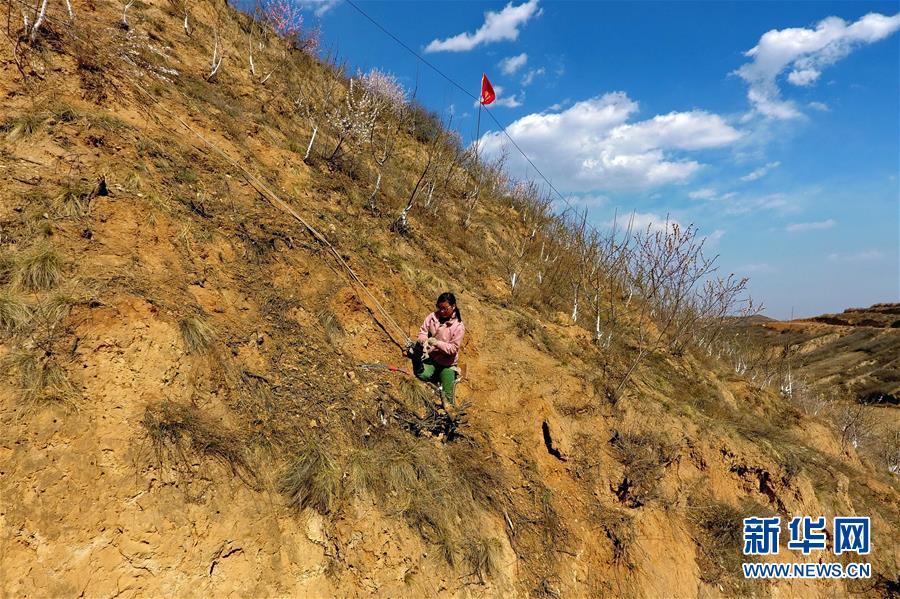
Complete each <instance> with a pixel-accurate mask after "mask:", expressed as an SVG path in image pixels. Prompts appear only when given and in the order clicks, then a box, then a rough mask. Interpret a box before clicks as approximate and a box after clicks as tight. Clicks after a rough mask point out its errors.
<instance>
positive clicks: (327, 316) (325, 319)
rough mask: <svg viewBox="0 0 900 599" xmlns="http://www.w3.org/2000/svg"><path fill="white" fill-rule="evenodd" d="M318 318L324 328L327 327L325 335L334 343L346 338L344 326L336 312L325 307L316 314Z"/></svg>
mask: <svg viewBox="0 0 900 599" xmlns="http://www.w3.org/2000/svg"><path fill="white" fill-rule="evenodd" d="M316 319H317V320H318V321H319V324H321V325H322V328H323V329H325V335H326V337H327V338H328V341H329V342H330V343H331V344H332V345H336V344H337V343H339V342H340V341H341V339H343V338H344V327H343V326H342V325H341V322H340V321H339V320H338V318H337V315H336V314H335V313H334V312H332V311H331V310H329V309H328V308H325V309H324V310H321V311H320V312H319V313H318V314H316Z"/></svg>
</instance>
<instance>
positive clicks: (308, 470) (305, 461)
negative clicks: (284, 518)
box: [280, 443, 340, 514]
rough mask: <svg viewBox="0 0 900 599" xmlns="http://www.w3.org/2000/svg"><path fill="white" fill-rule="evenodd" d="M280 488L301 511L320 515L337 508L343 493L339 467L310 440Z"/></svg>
mask: <svg viewBox="0 0 900 599" xmlns="http://www.w3.org/2000/svg"><path fill="white" fill-rule="evenodd" d="M280 490H281V492H282V493H284V494H285V495H287V497H288V502H289V503H290V504H291V505H292V506H293V507H295V508H297V509H298V510H303V509H305V508H307V507H311V508H313V509H314V510H316V511H317V512H319V513H320V514H329V513H331V512H333V511H334V510H335V508H336V507H337V504H338V499H339V496H340V470H339V469H338V467H337V464H336V463H335V461H334V458H332V456H331V455H330V454H329V453H328V452H327V451H326V450H325V449H324V448H323V447H321V446H320V445H318V444H316V443H308V444H307V445H306V447H305V448H304V449H303V450H302V451H301V452H300V455H299V456H298V457H297V459H296V460H295V461H294V463H293V464H292V465H291V466H290V467H289V468H288V469H287V471H286V472H285V473H284V475H283V476H282V478H281V484H280Z"/></svg>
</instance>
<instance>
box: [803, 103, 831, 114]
mask: <svg viewBox="0 0 900 599" xmlns="http://www.w3.org/2000/svg"><path fill="white" fill-rule="evenodd" d="M807 106H809V107H810V108H812V109H813V110H818V111H820V112H830V111H831V109H830V108H829V107H828V104H825V103H824V102H810V103H809V104H807Z"/></svg>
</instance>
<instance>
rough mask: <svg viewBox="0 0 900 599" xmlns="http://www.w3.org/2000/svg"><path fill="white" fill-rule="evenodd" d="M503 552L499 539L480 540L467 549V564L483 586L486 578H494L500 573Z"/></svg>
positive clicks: (470, 544) (473, 542)
mask: <svg viewBox="0 0 900 599" xmlns="http://www.w3.org/2000/svg"><path fill="white" fill-rule="evenodd" d="M502 551H503V546H502V545H501V544H500V541H498V540H497V539H478V540H476V541H472V542H471V543H469V545H468V546H467V547H466V562H468V564H469V566H470V567H471V568H472V574H475V575H476V576H478V580H479V581H480V582H481V583H482V584H483V583H484V580H485V578H493V577H494V576H496V575H497V574H499V573H500V558H501V557H502Z"/></svg>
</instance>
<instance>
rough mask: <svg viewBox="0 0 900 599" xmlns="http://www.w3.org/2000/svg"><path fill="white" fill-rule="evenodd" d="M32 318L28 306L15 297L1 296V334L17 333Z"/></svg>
mask: <svg viewBox="0 0 900 599" xmlns="http://www.w3.org/2000/svg"><path fill="white" fill-rule="evenodd" d="M30 318H31V310H30V309H29V308H28V304H26V303H25V302H24V301H22V299H21V298H18V297H15V296H13V295H8V294H7V295H0V332H4V333H17V332H18V331H20V330H22V328H23V327H24V326H25V324H26V323H27V322H28V320H29V319H30Z"/></svg>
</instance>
